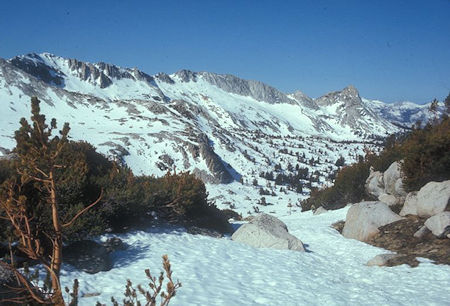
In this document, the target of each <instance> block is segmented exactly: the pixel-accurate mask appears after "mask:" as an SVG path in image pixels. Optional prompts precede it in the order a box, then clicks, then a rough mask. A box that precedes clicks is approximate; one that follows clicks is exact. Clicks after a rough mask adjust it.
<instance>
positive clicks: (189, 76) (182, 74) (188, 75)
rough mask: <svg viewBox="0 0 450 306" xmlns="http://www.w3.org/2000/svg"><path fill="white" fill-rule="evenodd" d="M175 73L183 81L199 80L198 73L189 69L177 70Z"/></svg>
mask: <svg viewBox="0 0 450 306" xmlns="http://www.w3.org/2000/svg"><path fill="white" fill-rule="evenodd" d="M175 75H176V76H177V77H179V78H180V80H181V81H182V82H189V81H194V82H197V73H196V72H193V71H190V70H187V69H182V70H180V71H177V72H175Z"/></svg>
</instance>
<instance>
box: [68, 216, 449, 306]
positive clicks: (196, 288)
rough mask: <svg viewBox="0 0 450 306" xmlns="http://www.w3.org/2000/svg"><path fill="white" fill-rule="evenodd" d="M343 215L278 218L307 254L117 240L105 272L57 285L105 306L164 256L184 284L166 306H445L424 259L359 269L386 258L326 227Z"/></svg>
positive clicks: (441, 278)
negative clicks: (121, 246) (120, 244)
mask: <svg viewBox="0 0 450 306" xmlns="http://www.w3.org/2000/svg"><path fill="white" fill-rule="evenodd" d="M347 209H348V208H343V209H340V210H337V211H331V212H327V213H325V214H322V215H317V216H313V215H312V213H311V212H305V213H300V212H295V213H292V214H291V215H289V214H285V215H281V216H279V218H280V219H281V220H282V221H284V222H285V223H286V224H287V226H288V228H289V231H290V232H291V233H292V234H293V235H295V236H297V237H298V238H300V239H301V240H302V241H303V243H304V244H305V246H306V248H307V250H308V252H304V253H300V252H295V251H281V250H272V249H255V248H252V247H249V246H246V245H242V244H239V243H237V242H233V241H232V240H231V239H230V238H229V237H226V238H222V239H215V238H211V237H205V236H195V235H191V234H188V233H186V232H185V230H184V229H181V228H164V229H161V228H158V229H156V228H154V229H149V230H148V231H135V232H130V233H127V234H122V235H119V237H120V238H121V239H123V241H124V242H126V243H127V244H129V246H130V247H129V248H128V249H127V250H125V251H117V252H115V253H113V256H114V257H113V259H114V268H113V269H112V270H111V271H109V272H100V273H97V274H94V275H90V274H87V273H84V272H80V271H77V270H74V269H73V268H72V267H71V266H68V265H65V266H64V268H63V271H62V275H61V281H62V284H63V286H68V287H71V284H72V281H73V279H75V278H78V279H79V281H80V296H82V295H83V294H89V293H96V292H98V293H100V295H98V296H94V297H82V298H80V300H79V303H80V305H94V304H95V303H96V302H97V301H100V302H101V303H105V304H107V305H109V304H111V302H110V297H111V296H115V298H116V299H117V300H119V301H121V300H122V298H123V295H122V294H123V292H124V289H125V284H126V280H127V279H131V280H132V281H133V283H134V284H135V285H137V284H139V283H140V284H143V285H144V287H145V285H146V284H147V281H146V279H145V274H144V269H146V268H150V269H151V272H152V274H153V275H156V276H157V275H158V274H159V271H160V270H161V269H162V265H161V262H162V259H161V256H162V255H163V254H168V255H169V259H170V261H171V263H172V270H173V275H174V279H179V280H180V281H181V282H182V285H183V286H182V287H181V288H180V289H179V291H178V293H177V295H176V297H175V298H174V299H173V300H172V301H171V305H448V301H450V291H449V290H448V288H450V266H445V265H434V264H432V263H431V262H430V261H429V260H426V259H421V263H420V265H419V266H418V267H417V268H410V267H409V266H406V265H402V266H397V267H368V266H366V265H365V264H366V262H367V261H368V260H369V259H371V258H372V257H374V256H375V255H378V254H381V253H387V251H385V250H383V249H379V248H376V247H373V246H370V245H368V244H364V243H362V242H359V241H356V240H350V239H346V238H344V237H342V236H341V235H340V234H339V233H338V232H337V231H335V230H334V229H332V228H330V224H332V223H334V222H336V221H338V220H343V219H345V215H346V212H347ZM235 225H236V226H238V224H235ZM106 238H108V236H103V237H101V239H102V240H104V239H106Z"/></svg>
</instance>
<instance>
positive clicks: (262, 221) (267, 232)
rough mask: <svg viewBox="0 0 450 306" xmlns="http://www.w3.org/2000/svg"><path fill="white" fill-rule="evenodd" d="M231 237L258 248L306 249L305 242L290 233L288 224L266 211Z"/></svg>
mask: <svg viewBox="0 0 450 306" xmlns="http://www.w3.org/2000/svg"><path fill="white" fill-rule="evenodd" d="M231 239H232V240H234V241H238V242H241V243H244V244H247V245H250V246H253V247H256V248H273V249H281V250H295V251H305V248H304V247H303V243H302V242H301V241H300V240H299V239H298V238H297V237H295V236H293V235H291V234H289V232H288V229H287V226H286V224H284V223H283V222H282V221H280V220H279V219H277V218H275V217H274V216H271V215H267V214H264V213H262V214H260V215H258V216H256V217H255V218H254V219H253V220H252V221H250V222H249V223H247V224H244V225H242V226H241V227H239V229H238V230H237V231H236V232H234V234H233V236H231Z"/></svg>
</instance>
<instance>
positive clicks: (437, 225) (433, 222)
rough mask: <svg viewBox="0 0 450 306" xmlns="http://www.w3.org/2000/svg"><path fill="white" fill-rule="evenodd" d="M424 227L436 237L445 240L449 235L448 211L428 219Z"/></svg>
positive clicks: (449, 213)
mask: <svg viewBox="0 0 450 306" xmlns="http://www.w3.org/2000/svg"><path fill="white" fill-rule="evenodd" d="M425 226H426V227H427V228H428V229H429V230H430V231H431V232H432V233H433V235H435V236H436V237H440V238H446V237H447V235H449V234H450V211H444V212H441V213H438V214H436V215H434V216H432V217H430V218H428V219H427V221H425ZM449 238H450V237H449Z"/></svg>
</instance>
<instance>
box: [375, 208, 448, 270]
mask: <svg viewBox="0 0 450 306" xmlns="http://www.w3.org/2000/svg"><path fill="white" fill-rule="evenodd" d="M424 222H425V218H422V217H418V216H413V215H409V216H407V217H406V218H403V219H402V220H399V221H396V222H393V223H390V224H387V225H384V226H381V227H380V228H379V229H378V230H379V232H378V233H377V234H376V235H375V236H373V237H372V238H371V239H369V240H368V241H367V242H368V243H370V244H372V245H374V246H376V247H380V248H384V249H387V250H390V251H392V252H396V253H398V254H402V255H407V256H408V257H405V258H403V259H402V258H400V257H399V258H398V259H397V258H396V259H392V262H391V263H390V264H391V265H394V264H402V263H408V264H410V265H412V266H414V265H417V264H418V262H417V261H416V260H415V257H425V258H429V259H431V260H433V261H434V262H435V263H438V264H450V239H438V238H437V237H436V236H434V235H433V234H432V233H431V232H430V231H427V232H425V233H423V235H422V236H421V237H414V234H415V233H416V232H417V231H418V230H420V229H421V228H422V227H423V225H424Z"/></svg>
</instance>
